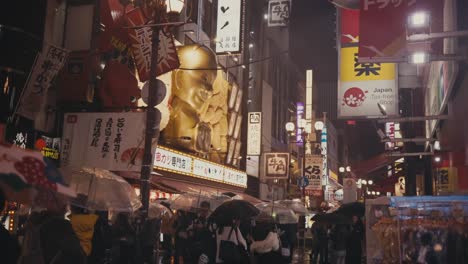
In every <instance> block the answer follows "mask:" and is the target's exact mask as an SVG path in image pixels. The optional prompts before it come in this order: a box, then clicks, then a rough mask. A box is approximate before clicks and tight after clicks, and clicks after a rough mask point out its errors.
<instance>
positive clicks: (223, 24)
mask: <svg viewBox="0 0 468 264" xmlns="http://www.w3.org/2000/svg"><path fill="white" fill-rule="evenodd" d="M241 27H242V0H218V16H217V25H216V40H217V42H216V53H227V52H240V48H241V47H240V45H241Z"/></svg>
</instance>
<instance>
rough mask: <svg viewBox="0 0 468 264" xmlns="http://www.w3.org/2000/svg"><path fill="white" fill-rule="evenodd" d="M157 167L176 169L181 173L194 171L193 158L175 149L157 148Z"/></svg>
mask: <svg viewBox="0 0 468 264" xmlns="http://www.w3.org/2000/svg"><path fill="white" fill-rule="evenodd" d="M154 165H155V166H156V167H160V168H165V169H169V170H174V171H177V172H179V173H191V172H192V158H191V157H189V156H185V155H182V154H178V153H175V152H173V151H169V150H165V149H162V148H157V149H156V152H155V155H154Z"/></svg>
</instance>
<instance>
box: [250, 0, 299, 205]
mask: <svg viewBox="0 0 468 264" xmlns="http://www.w3.org/2000/svg"><path fill="white" fill-rule="evenodd" d="M245 3H246V25H247V26H246V29H245V35H244V36H245V39H244V43H245V44H244V45H245V46H246V47H248V48H247V49H245V54H244V61H245V62H249V63H248V68H247V69H246V71H245V73H244V76H245V78H244V86H245V87H247V93H246V109H247V110H246V112H245V113H246V114H247V113H252V112H261V115H262V122H261V134H260V135H259V136H260V137H261V138H260V140H261V149H260V153H259V154H260V155H247V160H246V167H247V172H248V174H249V192H250V193H259V195H260V198H261V199H268V200H270V199H282V198H285V197H286V195H285V192H284V187H285V186H286V184H285V183H286V180H285V179H282V180H279V181H278V180H268V177H267V176H266V175H265V166H264V163H263V162H264V157H265V155H264V154H265V153H268V152H285V153H288V152H290V150H288V144H291V146H293V148H291V152H292V153H295V154H294V155H293V156H294V157H295V158H293V160H297V159H298V155H297V153H298V151H299V149H298V148H297V147H296V145H297V144H296V143H291V138H289V136H288V134H287V133H286V129H285V125H286V123H287V122H289V121H293V122H295V118H296V110H297V109H296V104H297V102H303V103H305V100H304V97H305V96H304V95H305V82H304V79H305V72H304V73H302V72H300V70H299V69H298V67H297V66H296V65H295V63H294V62H293V61H292V59H291V51H290V45H289V39H290V25H289V24H288V23H286V25H284V26H271V23H270V25H269V20H270V22H271V19H272V17H271V13H270V14H269V12H268V1H266V0H261V1H245ZM301 95H302V96H301ZM244 135H245V140H244V142H248V138H249V137H251V136H252V135H249V134H247V133H244ZM247 154H249V153H247ZM290 171H291V172H290V173H291V174H294V173H295V171H296V172H297V163H296V167H294V165H293V166H291V167H290ZM293 184H294V185H295V182H293Z"/></svg>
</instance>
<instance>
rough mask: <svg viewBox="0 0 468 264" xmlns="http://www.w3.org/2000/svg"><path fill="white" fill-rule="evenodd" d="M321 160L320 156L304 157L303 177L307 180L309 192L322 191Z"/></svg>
mask: <svg viewBox="0 0 468 264" xmlns="http://www.w3.org/2000/svg"><path fill="white" fill-rule="evenodd" d="M322 170H323V158H322V156H321V155H306V156H305V162H304V177H306V178H307V179H309V189H310V190H322V174H323V173H322Z"/></svg>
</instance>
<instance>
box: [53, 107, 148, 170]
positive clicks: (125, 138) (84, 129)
mask: <svg viewBox="0 0 468 264" xmlns="http://www.w3.org/2000/svg"><path fill="white" fill-rule="evenodd" d="M144 128H145V113H135V112H134V113H70V114H66V115H65V120H64V127H63V136H62V150H61V164H62V166H74V167H93V168H101V169H106V170H112V171H140V170H141V164H142V162H143V146H144V139H145V134H144ZM154 143H155V142H153V146H156V145H155V144H154Z"/></svg>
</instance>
